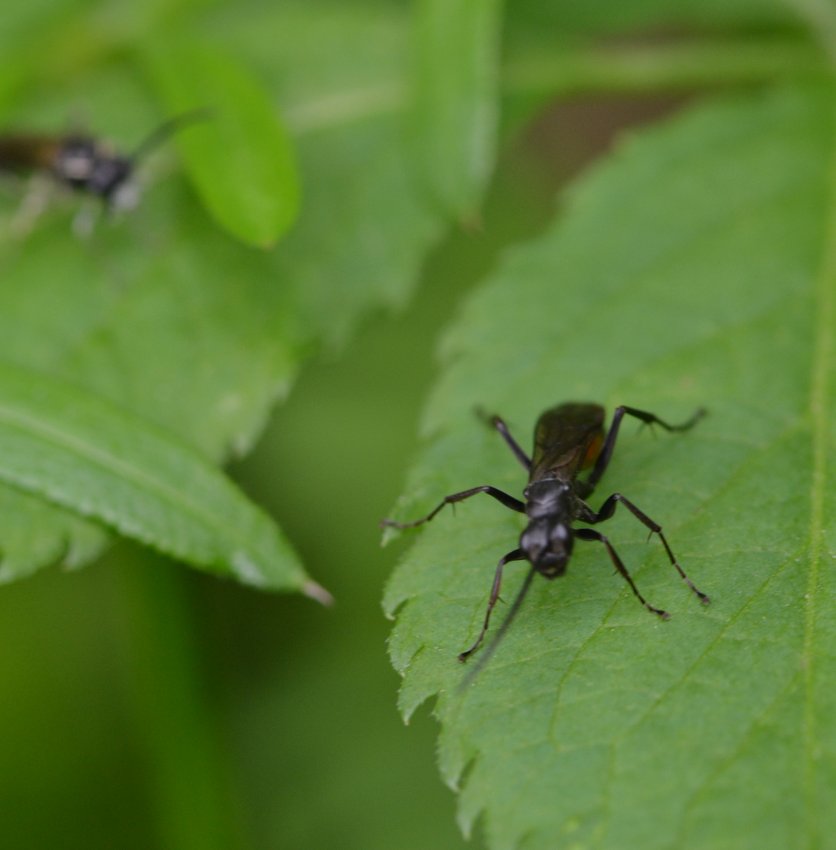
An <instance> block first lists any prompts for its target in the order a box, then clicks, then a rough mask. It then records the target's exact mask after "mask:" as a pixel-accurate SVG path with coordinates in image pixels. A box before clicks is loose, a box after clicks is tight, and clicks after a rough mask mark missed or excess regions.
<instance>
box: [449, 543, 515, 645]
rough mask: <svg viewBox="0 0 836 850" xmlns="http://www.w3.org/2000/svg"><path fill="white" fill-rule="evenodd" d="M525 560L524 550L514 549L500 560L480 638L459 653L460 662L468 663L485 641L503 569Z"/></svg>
mask: <svg viewBox="0 0 836 850" xmlns="http://www.w3.org/2000/svg"><path fill="white" fill-rule="evenodd" d="M524 560H525V555H524V554H523V552H522V549H514V551H513V552H509V553H508V554H507V555H504V556H503V557H502V558H501V559H500V561H499V563H498V564H497V566H496V572H495V573H494V576H493V585H491V595H490V597H489V598H488V609H487V611H485V622H484V623H483V624H482V631H480V632H479V636H478V637H477V638H476V641H475V642H474V643H473V645H472V646H471V647H469V648H468V649H466V650H465V651H464V652H460V653H459V661H467V659H468V658H469V657H470V656H471V655H473V653H474V652H476V650H477V649H478V648H479V646H480V645H481V643H482V641H483V640H484V639H485V634H486V633H487V631H488V624H489V623H490V621H491V612H492V611H493V607H494V605H496V600H497V599H499V589H500V586H501V585H502V568H503V567H504V566H505V565H506V564H507V563H509V562H510V561H524Z"/></svg>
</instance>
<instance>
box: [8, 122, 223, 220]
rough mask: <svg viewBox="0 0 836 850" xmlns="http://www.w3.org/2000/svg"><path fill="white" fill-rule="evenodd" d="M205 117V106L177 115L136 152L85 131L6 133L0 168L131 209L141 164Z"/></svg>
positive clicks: (110, 207) (113, 207)
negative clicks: (43, 176)
mask: <svg viewBox="0 0 836 850" xmlns="http://www.w3.org/2000/svg"><path fill="white" fill-rule="evenodd" d="M206 117H207V113H206V111H205V110H194V111H191V112H185V113H183V114H182V115H178V116H175V117H174V118H171V119H169V120H168V121H165V122H163V123H162V124H160V125H159V126H158V127H156V128H155V129H154V130H153V131H152V132H151V133H150V134H149V135H148V136H147V137H146V138H145V139H144V140H143V141H142V143H141V144H140V145H139V146H138V147H137V148H136V150H134V152H133V153H131V154H124V153H119V152H118V151H117V150H116V149H115V148H114V147H113V146H112V145H110V144H109V143H108V142H106V141H104V140H102V139H99V138H96V137H95V136H91V135H89V134H86V133H68V134H66V135H59V136H55V135H48V134H42V133H2V134H0V170H3V171H9V172H14V173H19V174H27V173H45V174H48V175H50V176H51V177H52V178H53V180H54V181H55V182H57V183H58V184H60V185H62V186H65V187H67V188H69V189H72V190H73V191H75V192H80V193H83V194H85V195H88V196H91V197H96V198H100V199H101V200H102V202H103V203H104V206H105V208H106V209H108V210H109V211H111V212H113V211H121V210H127V209H130V208H132V207H134V206H135V205H136V202H137V199H138V189H137V186H136V183H135V181H134V176H135V171H136V166H137V163H138V162H139V161H140V160H141V159H142V158H143V157H145V156H146V155H147V154H148V153H149V152H150V151H151V150H152V149H153V148H155V147H156V146H157V145H159V144H160V143H161V142H163V141H165V140H166V139H167V138H169V136H171V135H172V134H174V133H176V132H178V131H179V130H180V129H182V128H183V127H185V126H187V125H189V124H192V123H195V122H197V121H202V120H205V118H206Z"/></svg>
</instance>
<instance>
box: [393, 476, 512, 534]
mask: <svg viewBox="0 0 836 850" xmlns="http://www.w3.org/2000/svg"><path fill="white" fill-rule="evenodd" d="M479 493H487V494H488V495H489V496H492V497H493V498H494V499H496V500H497V501H498V502H502V504H503V505H505V507H506V508H511V510H512V511H518V512H519V513H521V514H522V513H525V505H524V504H523V503H522V502H521V501H520V500H519V499H515V498H514V497H513V496H510V495H508V493H506V492H504V491H503V490H498V489H497V488H496V487H491V485H490V484H483V485H482V486H481V487H471V488H470V489H469V490H462V491H461V492H460V493H453V494H452V495H450V496H445V497H444V498H443V499H442V500H441V502H440V503H439V504H438V505H436V507H435V508H433V510H431V511H430V512H429V513H428V514H427V515H426V516H425V517H421V519H416V520H413V521H412V522H396V521H395V520H393V519H384V520H381V522H380V524H381V525H383V526H390V527H391V528H415V527H416V526H419V525H423V524H424V523H425V522H429V521H430V520H431V519H432V518H433V517H434V516H435V515H436V514H437V513H438V512H439V511H440V510H441V509H442V508H443V507H444V506H445V505H454V504H455V503H456V502H463V501H464V500H465V499H469V498H470V497H471V496H476V495H477V494H479Z"/></svg>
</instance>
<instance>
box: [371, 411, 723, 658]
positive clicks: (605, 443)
mask: <svg viewBox="0 0 836 850" xmlns="http://www.w3.org/2000/svg"><path fill="white" fill-rule="evenodd" d="M704 413H705V411H704V410H702V409H700V410H698V411H696V413H694V415H693V416H692V417H691V418H690V419H689V420H688V421H687V422H683V423H682V424H681V425H669V424H668V423H667V422H664V421H663V420H661V419H660V418H659V417H658V416H655V415H654V414H653V413H647V412H646V411H644V410H637V409H636V408H634V407H624V406H621V407H617V408H616V409H615V414H614V415H613V420H612V424H611V425H610V428H609V431H607V432H606V435H605V434H604V408H603V407H601V406H600V405H598V404H587V403H580V402H568V403H566V404H560V405H558V406H557V407H553V408H551V409H549V410H547V411H546V412H545V413H543V414H542V416H540V418H539V419H538V421H537V426H536V428H535V430H534V452H533V456H532V457H529V456H528V455H527V454H526V453H525V452H524V451H523V450H522V449H521V448H520V445H519V443H517V441H516V440H515V439H514V438H513V437H512V436H511V433H510V432H509V430H508V427H507V426H506V424H505V422H504V421H503V420H502V419H501V418H500V417H499V416H492V417H491V418H490V420H489V421H490V423H491V425H492V426H493V427H494V428H496V430H497V431H499V433H500V434H501V435H502V437H503V438H504V439H505V442H506V443H507V444H508V445H509V447H510V448H511V451H512V452H513V453H514V455H515V456H516V458H517V460H519V461H520V463H521V464H522V465H523V466H524V467H525V468H526V470H528V486H527V487H526V488H525V491H524V493H523V496H524V497H525V501H524V502H521V501H520V500H519V499H516V498H514V497H513V496H510V495H509V494H508V493H505V492H504V491H502V490H498V489H497V488H496V487H492V486H490V485H489V484H485V485H482V486H481V487H471V488H470V489H469V490H462V491H461V492H460V493H453V494H452V495H450V496H446V497H445V498H444V500H443V501H442V502H441V503H440V504H439V505H438V506H437V507H436V508H435V509H434V510H432V511H431V512H430V513H428V514H427V515H426V516H425V517H422V518H421V519H418V520H415V521H414V522H395V521H393V520H388V519H387V520H383V524H384V525H389V526H394V527H395V528H414V527H415V526H418V525H422V524H423V523H425V522H429V521H430V520H431V519H432V518H433V517H434V516H435V515H436V514H437V513H438V512H439V511H440V510H441V509H442V508H443V507H444V506H445V505H448V504H455V503H456V502H461V501H464V500H465V499H469V498H470V497H471V496H475V495H476V494H477V493H487V494H488V495H489V496H492V497H493V498H494V499H496V500H497V501H499V502H501V503H502V504H503V505H505V507H507V508H511V510H514V511H518V512H519V513H524V514H526V516H527V517H528V525H527V526H526V528H525V530H524V531H523V532H522V534H521V535H520V544H519V547H518V548H516V549H514V550H512V551H511V552H509V553H508V554H507V555H504V556H503V557H502V558H501V559H500V561H499V564H498V565H497V568H496V573H495V575H494V579H493V586H492V587H491V593H490V597H489V599H488V608H487V611H486V613H485V621H484V623H483V625H482V629H481V631H480V632H479V635H478V637H477V638H476V640H475V642H474V643H473V645H472V646H471V647H470V648H469V649H466V650H465V651H464V652H462V653H460V654H459V660H460V661H466V660H467V659H468V657H469V656H470V655H472V654H473V653H474V652H475V651H476V649H478V647H479V646H480V644H481V643H482V640H483V639H484V637H485V634H486V632H487V631H488V624H489V622H490V618H491V612H492V611H493V608H494V606H495V605H496V602H497V599H499V591H500V585H501V583H502V570H503V567H504V566H505V565H506V564H507V563H509V562H510V561H528V562H529V563H530V564H531V569H530V570H529V572H528V575H527V577H526V580H525V583H524V584H523V586H522V588H521V590H520V592H519V594H518V596H517V599H516V601H515V602H514V605H513V607H512V609H511V611H510V612H509V615H508V618H507V619H506V621H505V625H504V626H503V629H502V630H501V631H500V634H499V635H497V638H498V637H499V636H500V635H501V633H502V631H504V629H505V628H506V627H507V626H508V624H509V623H510V621H511V619H512V617H513V615H514V614H515V613H516V610H517V609H518V608H519V605H520V603H521V602H522V599H523V597H524V595H525V593H526V591H527V590H528V586H529V584H530V583H531V579H532V578H533V576H534V573H535V572H536V573H540V575H542V576H545V577H546V578H548V579H553V578H557V577H558V576H562V575H563V574H564V573H565V572H566V568H567V566H568V564H569V558H570V557H571V555H572V547H573V546H574V542H575V540H595V541H598V542H599V543H602V544H603V545H604V547H605V548H606V550H607V554H608V555H609V557H610V560H611V561H612V563H613V565H614V566H615V568H616V570H618V572H619V573H621V575H622V576H623V578H624V580H625V581H626V582H627V583H628V584H629V585H630V588H631V589H632V591H633V593H634V594H635V595H636V597H637V598H638V600H639V601H640V602H641V603H642V605H644V607H645V608H647V610H648V611H651V612H653V613H654V614H657V615H658V616H660V617H662V618H663V619H667V618H668V617H669V614H668V613H667V612H666V611H663V610H662V609H661V608H654V607H653V606H652V605H651V604H650V603H649V602H648V601H647V600H646V599H645V598H644V597H643V596H642V595H641V593H640V592H639V589H638V588H637V587H636V585H635V582H634V581H633V579H632V577H631V576H630V573H629V572H628V571H627V568H626V567H625V566H624V563H623V562H622V560H621V558H620V557H619V556H618V553H617V552H616V551H615V549H614V548H613V546H612V544H611V543H610V541H609V540H608V539H607V538H606V537H605V536H604V535H603V534H601V532H599V531H597V530H595V529H594V528H574V527H573V524H574V523H575V522H583V523H587V524H588V525H596V524H597V523H599V522H603V521H604V520H607V519H609V518H610V517H612V515H613V514H614V513H615V509H616V507H617V506H618V504H619V503H621V504H622V505H624V507H625V508H627V510H629V511H630V513H632V514H633V516H635V517H636V519H638V520H639V522H641V523H642V524H643V525H645V526H646V527H647V528H649V529H650V532H651V534H656V535H657V536H658V537H659V539H660V540H661V541H662V545H663V546H664V547H665V552H667V555H668V559H669V560H670V562H671V564H672V565H673V567H674V568H675V569H676V571H677V572H678V573H679V575H680V576H681V577H682V579H683V581H685V583H686V584H687V585H688V587H690V588H691V590H692V591H693V592H694V593H695V594H696V595H697V596H698V597H699V599H700V601H701V602H703V603H704V604H707V603H708V602H709V598H708V596H706V594H704V593H703V592H702V591H701V590H699V589H698V588H697V587H696V586H695V585H694V584H693V582H692V581H691V580H690V579H689V578H688V576H687V575H686V574H685V571H684V570H683V569H682V567H681V566H680V565H679V563H678V562H677V560H676V558H675V557H674V554H673V552H672V551H671V547H670V546H669V545H668V541H667V540H666V539H665V535H664V534H662V527H661V526H660V525H659V524H658V523H657V522H655V521H654V520H652V519H651V518H650V517H649V516H648V515H647V514H645V513H644V512H643V511H641V510H640V509H639V508H638V507H637V506H636V505H634V504H633V503H632V502H631V501H630V500H629V499H627V498H625V497H624V496H622V495H621V493H613V494H612V495H611V496H608V497H607V498H606V499H605V500H604V503H603V504H602V505H601V507H600V509H599V510H597V511H595V510H593V509H592V508H591V507H590V506H589V505H588V504H587V502H586V501H585V500H586V499H587V498H588V497H589V496H590V495H591V494H592V492H593V491H594V489H595V486H596V485H597V484H598V482H599V481H600V479H601V476H602V475H603V474H604V472H605V471H606V469H607V466H608V465H609V462H610V460H611V459H612V454H613V449H614V448H615V441H616V438H617V437H618V429H619V427H620V426H621V420H622V419H623V418H624V416H625V415H629V416H634V417H635V418H636V419H639V420H641V421H642V422H643V423H645V424H647V425H659V426H661V427H662V428H664V429H665V430H666V431H687V430H688V429H689V428H691V427H692V426H693V425H694V424H695V423H696V422H697V421H698V420H699V419H700V418H701V417H702V416H703V415H704ZM590 467H591V468H592V471H591V472H590V473H589V475H588V476H587V477H586V479H584V480H581V479H579V478H578V475H579V474H580V472H581V471H582V470H584V469H588V468H590Z"/></svg>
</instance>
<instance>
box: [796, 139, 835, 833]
mask: <svg viewBox="0 0 836 850" xmlns="http://www.w3.org/2000/svg"><path fill="white" fill-rule="evenodd" d="M829 178H830V180H829V206H828V215H827V219H826V227H825V229H824V233H825V241H824V244H823V246H822V248H823V250H822V262H821V266H820V269H819V274H818V279H817V281H816V289H815V293H814V307H815V309H816V314H815V315H816V318H815V320H814V326H813V349H812V350H813V356H812V360H811V364H810V368H811V376H810V420H811V441H812V472H811V480H810V525H809V532H808V545H809V552H810V571H809V574H808V577H807V592H806V594H805V597H804V600H805V604H804V656H803V671H804V695H805V698H804V716H803V718H804V719H803V723H804V729H803V738H804V759H805V765H804V778H805V782H804V786H805V787H804V793H805V801H806V805H805V812H806V818H807V838H808V844H809V846H816V845H817V843H818V838H819V836H818V833H819V818H818V817H817V812H816V809H817V805H816V789H815V786H816V759H815V749H816V716H815V692H814V690H815V678H816V672H815V669H814V667H815V661H816V651H815V632H816V603H817V591H818V584H819V572H820V567H821V561H822V556H823V552H822V549H823V542H824V500H825V490H826V482H827V446H828V426H829V421H828V415H827V412H828V410H829V407H830V393H829V391H830V386H829V381H828V378H829V371H830V369H829V366H830V364H831V363H832V362H833V361H832V357H833V323H834V321H836V298H834V295H833V291H834V283H836V150H834V152H833V154H832V155H831V162H830V174H829Z"/></svg>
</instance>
